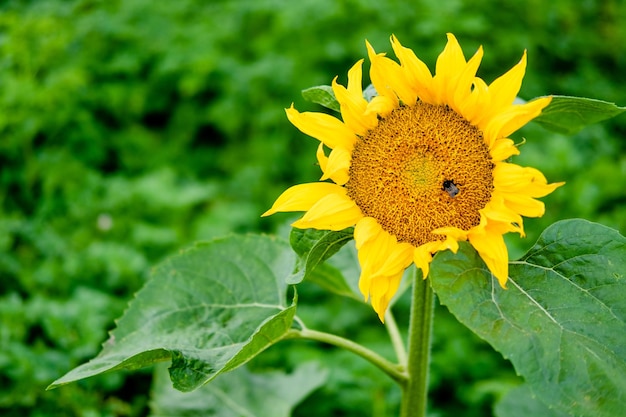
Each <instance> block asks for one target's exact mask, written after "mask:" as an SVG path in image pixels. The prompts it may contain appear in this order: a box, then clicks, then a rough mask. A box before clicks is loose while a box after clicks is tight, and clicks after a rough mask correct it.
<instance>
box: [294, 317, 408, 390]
mask: <svg viewBox="0 0 626 417" xmlns="http://www.w3.org/2000/svg"><path fill="white" fill-rule="evenodd" d="M286 338H287V339H292V338H300V339H310V340H316V341H318V342H324V343H328V344H330V345H334V346H337V347H341V348H344V349H346V350H349V351H350V352H353V353H356V354H357V355H359V356H361V357H362V358H364V359H366V360H368V361H369V362H371V363H372V364H374V365H376V366H377V367H379V368H380V369H381V370H382V371H383V372H384V373H386V374H387V375H389V376H390V377H391V378H392V379H393V380H394V381H396V382H398V383H399V384H400V385H405V384H406V382H407V376H406V374H405V373H404V372H403V369H404V368H403V367H402V366H399V365H395V364H393V363H391V362H389V361H388V360H387V359H385V358H383V357H382V356H380V355H379V354H377V353H376V352H374V351H372V350H370V349H368V348H366V347H365V346H363V345H359V344H358V343H355V342H353V341H352V340H349V339H345V338H343V337H340V336H337V335H334V334H331V333H325V332H318V331H317V330H311V329H307V328H306V327H305V328H302V329H299V330H298V329H291V330H290V331H289V333H287V335H286Z"/></svg>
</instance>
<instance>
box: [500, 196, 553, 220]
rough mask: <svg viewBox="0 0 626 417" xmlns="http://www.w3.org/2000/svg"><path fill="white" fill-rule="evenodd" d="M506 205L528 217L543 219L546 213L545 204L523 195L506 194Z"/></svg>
mask: <svg viewBox="0 0 626 417" xmlns="http://www.w3.org/2000/svg"><path fill="white" fill-rule="evenodd" d="M504 204H506V206H507V207H509V208H511V210H513V211H515V212H517V213H519V214H521V215H522V216H526V217H541V216H543V214H544V213H545V211H546V209H545V206H544V204H543V202H541V201H539V200H535V199H534V198H532V197H529V196H527V195H523V194H516V193H507V194H505V197H504Z"/></svg>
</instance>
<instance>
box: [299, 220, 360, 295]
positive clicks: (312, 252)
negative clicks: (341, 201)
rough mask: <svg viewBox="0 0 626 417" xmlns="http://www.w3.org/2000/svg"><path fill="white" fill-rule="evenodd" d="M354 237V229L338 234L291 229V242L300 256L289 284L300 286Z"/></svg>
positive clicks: (327, 231) (325, 231) (328, 231)
mask: <svg viewBox="0 0 626 417" xmlns="http://www.w3.org/2000/svg"><path fill="white" fill-rule="evenodd" d="M353 237H354V229H353V228H347V229H344V230H341V231H338V232H334V231H330V230H315V229H297V228H295V227H294V228H293V229H291V235H290V237H289V242H290V243H291V247H292V248H293V250H294V251H295V252H296V254H297V255H298V261H297V264H296V268H295V270H294V272H293V274H292V275H291V276H290V277H289V278H288V279H287V283H288V284H298V283H300V282H302V280H303V279H305V278H307V277H308V276H309V275H310V274H311V272H313V270H314V269H315V268H316V267H317V266H318V265H320V264H321V263H323V262H324V261H326V260H327V259H328V258H330V257H331V256H333V255H334V254H335V253H337V251H339V249H341V247H342V246H343V245H345V244H346V243H348V242H349V241H350V240H352V239H353Z"/></svg>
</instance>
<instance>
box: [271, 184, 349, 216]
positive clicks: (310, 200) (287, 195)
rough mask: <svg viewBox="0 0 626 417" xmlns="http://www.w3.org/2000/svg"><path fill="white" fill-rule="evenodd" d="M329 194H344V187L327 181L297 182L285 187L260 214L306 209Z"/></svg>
mask: <svg viewBox="0 0 626 417" xmlns="http://www.w3.org/2000/svg"><path fill="white" fill-rule="evenodd" d="M329 194H340V195H345V194H346V189H345V188H343V187H340V186H338V185H336V184H331V183H329V182H313V183H308V184H298V185H294V186H293V187H290V188H288V189H286V190H285V191H284V192H283V193H282V194H281V195H280V196H279V197H278V198H277V199H276V201H275V202H274V205H273V206H272V208H271V209H269V210H268V211H266V212H265V213H263V215H262V216H269V215H271V214H274V213H277V212H279V211H306V210H308V209H310V208H311V207H313V205H314V204H315V203H317V202H318V201H319V200H320V199H322V198H323V197H325V196H327V195H329Z"/></svg>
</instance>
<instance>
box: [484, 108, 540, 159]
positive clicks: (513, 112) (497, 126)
mask: <svg viewBox="0 0 626 417" xmlns="http://www.w3.org/2000/svg"><path fill="white" fill-rule="evenodd" d="M551 100H552V97H542V98H539V99H536V100H533V101H529V102H528V103H526V104H521V105H514V106H510V107H509V108H508V109H507V110H504V111H502V112H500V113H499V114H498V115H496V116H495V117H493V118H492V119H491V120H490V121H489V123H488V124H487V125H486V127H485V129H484V134H485V139H486V140H488V142H487V143H488V144H489V146H490V147H491V144H493V142H495V140H496V139H499V138H504V137H508V136H509V135H510V134H511V133H513V132H515V131H516V130H518V129H519V128H521V127H522V126H524V125H525V124H526V123H528V122H530V121H531V120H532V119H534V118H535V117H537V116H539V115H540V114H541V110H542V109H543V108H545V107H546V106H547V105H548V104H550V101H551Z"/></svg>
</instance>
